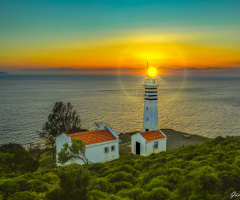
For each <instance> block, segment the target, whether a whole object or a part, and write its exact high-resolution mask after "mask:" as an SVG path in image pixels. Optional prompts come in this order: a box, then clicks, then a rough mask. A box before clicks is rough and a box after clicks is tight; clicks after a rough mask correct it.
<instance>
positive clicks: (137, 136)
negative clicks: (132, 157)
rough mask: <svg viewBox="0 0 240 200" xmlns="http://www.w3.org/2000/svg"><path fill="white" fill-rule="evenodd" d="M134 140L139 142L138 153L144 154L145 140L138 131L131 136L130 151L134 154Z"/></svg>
mask: <svg viewBox="0 0 240 200" xmlns="http://www.w3.org/2000/svg"><path fill="white" fill-rule="evenodd" d="M136 142H139V143H140V155H141V156H145V154H146V153H145V142H146V140H145V139H144V138H143V137H142V135H141V134H140V133H136V134H134V135H132V137H131V144H132V153H133V154H136Z"/></svg>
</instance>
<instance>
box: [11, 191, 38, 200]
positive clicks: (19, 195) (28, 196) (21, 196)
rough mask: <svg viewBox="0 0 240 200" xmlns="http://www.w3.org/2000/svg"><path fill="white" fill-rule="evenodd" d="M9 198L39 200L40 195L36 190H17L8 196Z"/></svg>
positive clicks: (13, 199) (14, 199) (12, 199)
mask: <svg viewBox="0 0 240 200" xmlns="http://www.w3.org/2000/svg"><path fill="white" fill-rule="evenodd" d="M8 200H38V196H37V194H36V193H34V192H29V191H25V192H16V193H14V194H13V195H12V196H10V197H9V198H8Z"/></svg>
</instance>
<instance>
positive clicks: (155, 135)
mask: <svg viewBox="0 0 240 200" xmlns="http://www.w3.org/2000/svg"><path fill="white" fill-rule="evenodd" d="M140 134H141V135H142V136H143V137H144V139H145V140H146V141H147V142H149V141H153V140H159V139H162V138H166V137H165V135H163V134H162V133H161V132H160V131H159V130H155V131H146V132H141V133H140Z"/></svg>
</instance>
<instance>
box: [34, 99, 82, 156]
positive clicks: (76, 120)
mask: <svg viewBox="0 0 240 200" xmlns="http://www.w3.org/2000/svg"><path fill="white" fill-rule="evenodd" d="M76 132H81V120H80V117H79V115H78V114H77V111H76V110H73V106H72V104H71V103H70V102H69V103H67V104H64V103H63V102H56V103H55V105H54V107H53V109H52V113H50V114H49V116H48V121H47V122H46V123H45V124H44V125H43V128H42V131H41V132H38V133H39V136H40V137H41V138H42V139H44V141H45V145H46V146H47V147H49V148H50V149H51V150H52V154H53V159H54V154H55V143H56V137H57V136H58V135H60V134H62V133H66V134H71V133H76Z"/></svg>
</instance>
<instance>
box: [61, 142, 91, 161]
mask: <svg viewBox="0 0 240 200" xmlns="http://www.w3.org/2000/svg"><path fill="white" fill-rule="evenodd" d="M85 150H86V145H85V143H84V142H83V141H82V140H81V139H78V138H75V139H74V140H73V141H72V145H71V146H69V144H68V143H65V144H63V148H62V150H61V151H60V152H59V153H58V161H59V162H60V163H61V164H64V163H66V162H67V161H69V160H71V159H73V158H74V159H80V160H82V161H83V162H84V163H85V164H88V159H87V158H86V156H85Z"/></svg>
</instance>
